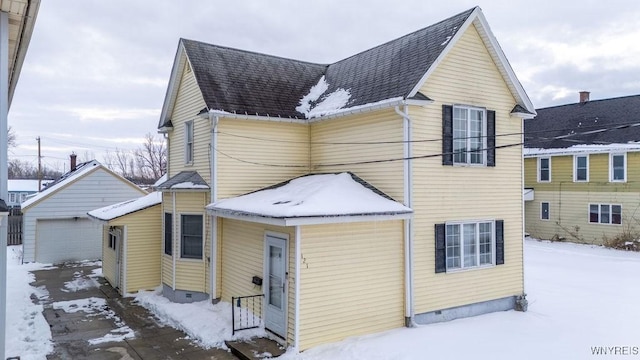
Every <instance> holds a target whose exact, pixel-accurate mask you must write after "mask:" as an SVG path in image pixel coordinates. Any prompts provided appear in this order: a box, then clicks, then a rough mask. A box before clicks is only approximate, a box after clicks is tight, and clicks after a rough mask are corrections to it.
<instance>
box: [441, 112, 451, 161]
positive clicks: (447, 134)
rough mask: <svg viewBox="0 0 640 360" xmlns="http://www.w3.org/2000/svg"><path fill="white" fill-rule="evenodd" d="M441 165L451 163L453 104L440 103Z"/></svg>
mask: <svg viewBox="0 0 640 360" xmlns="http://www.w3.org/2000/svg"><path fill="white" fill-rule="evenodd" d="M442 165H453V106H451V105H442Z"/></svg>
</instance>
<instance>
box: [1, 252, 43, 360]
mask: <svg viewBox="0 0 640 360" xmlns="http://www.w3.org/2000/svg"><path fill="white" fill-rule="evenodd" d="M47 268H51V267H50V266H48V265H43V264H37V263H30V264H24V265H23V264H22V246H9V247H7V274H8V276H7V309H8V310H9V311H7V323H6V331H4V334H5V335H4V336H5V354H6V356H5V357H9V356H20V358H21V359H22V360H29V359H44V358H46V355H47V354H49V353H50V352H52V351H53V344H52V342H51V330H50V329H49V324H48V323H47V320H45V318H44V316H43V315H42V310H43V307H42V305H36V304H34V303H33V302H32V301H31V296H32V295H33V296H35V297H37V298H39V299H41V300H43V299H46V298H48V296H49V293H48V292H47V291H46V290H45V289H44V288H43V287H38V288H36V287H33V286H31V285H29V284H30V283H32V282H33V281H35V276H34V275H33V274H31V273H30V271H36V270H43V269H47Z"/></svg>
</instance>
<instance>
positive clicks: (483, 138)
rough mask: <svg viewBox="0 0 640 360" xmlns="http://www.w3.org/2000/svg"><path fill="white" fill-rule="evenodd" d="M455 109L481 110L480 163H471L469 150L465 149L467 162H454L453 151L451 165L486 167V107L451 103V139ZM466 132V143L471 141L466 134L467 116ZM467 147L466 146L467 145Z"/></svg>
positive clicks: (467, 131)
mask: <svg viewBox="0 0 640 360" xmlns="http://www.w3.org/2000/svg"><path fill="white" fill-rule="evenodd" d="M455 109H467V110H475V111H481V112H482V134H481V136H482V163H481V164H472V163H471V162H469V159H470V156H471V152H469V151H468V150H467V162H463V163H462V162H456V161H455V151H454V155H453V165H454V166H476V167H478V166H479V167H486V166H487V109H486V108H482V107H477V106H470V105H453V108H452V109H451V133H452V135H451V136H452V139H453V129H454V128H455V125H454V122H455V117H454V114H455ZM466 133H467V145H468V143H469V142H470V141H471V138H470V137H469V136H468V134H469V119H468V118H467V129H466ZM467 149H468V147H467ZM452 150H453V149H452Z"/></svg>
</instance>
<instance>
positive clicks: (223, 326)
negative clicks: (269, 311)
mask: <svg viewBox="0 0 640 360" xmlns="http://www.w3.org/2000/svg"><path fill="white" fill-rule="evenodd" d="M160 291H161V289H157V290H156V291H154V292H151V291H140V292H138V293H137V294H136V295H135V299H136V300H135V301H136V302H137V303H138V304H139V305H140V306H142V307H144V308H146V309H149V310H150V311H151V312H152V313H153V314H154V315H156V316H157V317H158V319H159V321H160V322H161V323H162V324H165V325H169V326H171V327H173V328H176V329H178V330H182V331H184V332H185V333H187V335H189V338H190V339H191V340H194V341H195V342H196V343H197V344H199V345H200V346H202V347H205V348H212V347H216V348H221V349H227V346H226V345H225V343H224V342H225V341H226V340H242V339H250V338H252V337H256V336H260V337H264V336H266V333H265V331H264V329H262V328H258V329H251V330H243V331H240V332H237V333H236V334H235V335H233V336H232V335H231V333H232V329H231V304H230V303H227V302H219V303H217V304H215V305H214V304H211V301H209V300H205V301H200V302H194V303H190V304H178V303H174V302H171V301H170V300H169V299H167V298H165V297H164V296H162V295H160Z"/></svg>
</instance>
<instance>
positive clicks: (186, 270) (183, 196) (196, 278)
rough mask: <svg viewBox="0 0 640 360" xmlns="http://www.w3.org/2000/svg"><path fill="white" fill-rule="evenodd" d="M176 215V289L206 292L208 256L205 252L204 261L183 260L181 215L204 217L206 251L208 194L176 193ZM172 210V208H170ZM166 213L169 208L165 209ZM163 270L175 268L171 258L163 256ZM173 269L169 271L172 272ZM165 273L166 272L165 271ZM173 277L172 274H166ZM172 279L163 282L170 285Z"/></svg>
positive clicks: (169, 196)
mask: <svg viewBox="0 0 640 360" xmlns="http://www.w3.org/2000/svg"><path fill="white" fill-rule="evenodd" d="M171 196H172V195H171V194H165V195H164V198H165V199H167V198H171ZM175 196H176V214H175V216H174V220H173V223H174V229H173V230H174V231H173V235H174V236H173V256H174V257H176V259H175V269H174V271H175V279H176V280H175V286H174V287H175V289H178V290H190V291H199V292H206V291H207V289H209V288H210V286H209V284H207V280H208V276H207V275H206V273H207V272H208V271H209V264H208V262H207V256H208V254H207V253H206V252H204V251H203V254H202V259H182V258H181V257H180V253H181V215H202V216H203V225H204V231H203V241H204V244H205V246H204V248H205V250H206V249H207V248H208V247H207V245H206V243H207V242H208V241H209V238H210V237H209V235H208V234H209V230H208V229H209V224H208V223H209V216H208V215H206V214H205V210H204V208H205V206H206V205H207V204H208V200H209V193H208V192H176V195H175ZM169 205H170V206H171V204H169ZM170 209H172V208H170ZM165 211H167V212H169V211H168V210H167V207H165ZM163 258H164V260H163V269H164V268H165V266H166V264H167V263H169V264H170V265H171V267H173V264H172V261H173V259H172V258H171V257H170V256H164V255H163ZM171 267H170V268H169V269H168V270H169V271H170V270H171ZM163 273H164V271H163ZM166 275H167V276H172V274H166ZM171 280H172V278H169V279H167V278H165V277H164V275H163V282H164V283H165V284H167V285H169V284H170V282H168V281H171Z"/></svg>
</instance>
